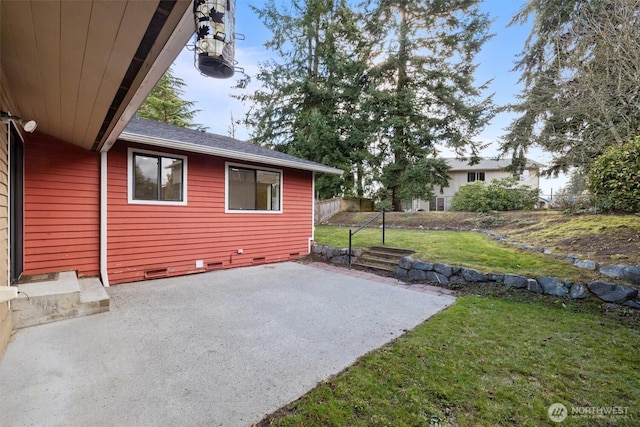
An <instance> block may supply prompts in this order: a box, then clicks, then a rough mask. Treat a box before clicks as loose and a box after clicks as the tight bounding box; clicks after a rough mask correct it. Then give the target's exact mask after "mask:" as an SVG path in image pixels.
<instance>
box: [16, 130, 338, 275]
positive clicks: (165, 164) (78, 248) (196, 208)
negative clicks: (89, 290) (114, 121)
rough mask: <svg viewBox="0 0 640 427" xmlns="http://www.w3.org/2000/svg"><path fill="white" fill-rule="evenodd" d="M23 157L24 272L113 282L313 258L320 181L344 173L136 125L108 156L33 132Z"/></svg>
mask: <svg viewBox="0 0 640 427" xmlns="http://www.w3.org/2000/svg"><path fill="white" fill-rule="evenodd" d="M25 157H27V158H29V159H30V161H29V163H28V164H26V165H25V176H24V188H25V193H24V197H25V203H24V206H25V209H24V218H25V236H24V248H25V256H24V273H25V274H40V273H47V272H55V271H67V270H75V271H77V273H78V275H79V276H80V277H82V276H101V278H102V281H103V284H105V285H107V284H117V283H125V282H132V281H137V280H144V279H150V278H158V277H168V276H176V275H183V274H190V273H197V272H203V271H209V270H216V269H223V268H231V267H240V266H248V265H255V264H262V263H268V262H277V261H285V260H290V259H296V258H300V257H302V256H305V255H307V254H308V253H309V251H310V246H311V242H312V240H313V219H314V218H313V215H314V198H313V192H314V188H313V182H314V179H313V178H314V173H315V172H326V173H342V171H341V170H338V169H334V168H330V167H327V166H323V165H320V164H317V163H314V162H309V161H306V160H302V159H298V158H295V157H293V156H289V155H287V154H284V153H279V152H276V151H273V150H268V149H265V148H262V147H260V146H257V145H254V144H250V143H247V142H243V141H238V140H235V139H233V138H229V137H224V136H220V135H214V134H210V133H205V132H200V131H196V130H190V129H185V128H179V127H175V126H171V125H167V124H164V123H157V122H152V121H150V120H145V119H138V118H134V119H132V120H131V121H130V123H129V124H128V126H127V127H126V128H125V130H124V132H123V133H122V135H121V136H120V138H119V139H118V140H117V141H116V142H115V144H113V146H112V147H111V149H110V150H109V151H108V152H106V153H104V154H100V153H95V152H92V151H87V150H83V149H82V148H79V147H75V146H73V145H71V144H69V143H67V142H65V141H61V140H58V139H55V138H52V137H50V136H48V135H44V134H35V135H33V136H31V137H29V138H28V139H27V140H26V141H25ZM101 188H105V190H106V191H105V196H106V197H104V198H102V197H101ZM101 224H103V226H104V228H103V229H102V230H101ZM101 232H102V233H103V234H102V235H101ZM101 256H102V258H101Z"/></svg>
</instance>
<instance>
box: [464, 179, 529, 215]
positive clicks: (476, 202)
mask: <svg viewBox="0 0 640 427" xmlns="http://www.w3.org/2000/svg"><path fill="white" fill-rule="evenodd" d="M539 194H540V190H538V189H532V188H531V187H529V186H527V185H521V186H517V185H516V181H515V180H514V179H512V178H503V179H495V180H493V181H491V182H490V183H488V184H487V183H485V182H484V181H475V182H472V183H470V184H466V185H463V186H462V187H460V189H459V190H458V191H457V192H456V194H454V195H453V198H452V199H451V210H454V211H468V212H490V211H516V210H525V209H533V208H534V207H535V205H536V203H537V202H538V195H539Z"/></svg>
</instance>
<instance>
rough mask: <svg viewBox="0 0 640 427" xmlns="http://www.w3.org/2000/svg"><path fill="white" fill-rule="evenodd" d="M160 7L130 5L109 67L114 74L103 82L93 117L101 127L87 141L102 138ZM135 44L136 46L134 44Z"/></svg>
mask: <svg viewBox="0 0 640 427" xmlns="http://www.w3.org/2000/svg"><path fill="white" fill-rule="evenodd" d="M157 6H158V2H157V1H141V2H129V4H128V5H127V7H126V10H125V14H124V16H123V17H122V21H121V22H120V28H119V29H118V34H117V37H116V40H115V42H114V45H113V50H112V51H111V55H110V57H109V63H108V65H107V68H108V69H109V71H110V73H109V75H108V76H106V77H105V79H104V80H103V81H102V84H101V86H100V90H99V92H98V96H97V97H96V105H95V108H94V111H93V115H92V117H91V124H92V125H97V127H96V128H92V129H90V130H89V131H88V132H87V137H95V135H97V134H98V131H99V130H100V127H101V126H102V123H103V120H104V117H105V114H106V112H107V111H108V109H109V107H110V106H111V103H112V102H113V98H114V95H115V93H116V92H117V91H118V88H119V87H120V84H121V83H122V77H123V76H124V75H125V73H126V72H127V70H128V68H129V65H130V64H131V61H132V60H133V57H134V56H135V53H136V50H137V49H138V45H139V40H141V39H142V37H143V36H144V34H145V32H146V30H147V26H148V25H149V22H150V21H151V18H152V16H153V14H154V13H155V11H156V7H157ZM132 40H135V41H136V42H135V43H132Z"/></svg>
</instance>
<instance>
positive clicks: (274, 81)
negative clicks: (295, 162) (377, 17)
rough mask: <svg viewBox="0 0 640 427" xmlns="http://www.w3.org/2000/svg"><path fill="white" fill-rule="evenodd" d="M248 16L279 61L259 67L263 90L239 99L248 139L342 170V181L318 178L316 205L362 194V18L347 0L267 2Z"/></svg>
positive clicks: (365, 57)
mask: <svg viewBox="0 0 640 427" xmlns="http://www.w3.org/2000/svg"><path fill="white" fill-rule="evenodd" d="M253 10H254V11H255V12H256V13H257V14H258V16H259V17H260V18H261V19H262V20H263V22H264V24H265V25H266V26H267V27H268V28H270V29H271V31H272V32H273V39H272V40H271V41H270V42H268V43H266V47H267V48H269V49H271V50H273V51H274V52H275V53H276V55H277V57H278V59H277V60H275V59H274V60H271V61H269V62H267V63H264V64H261V67H260V72H259V74H258V75H257V79H258V80H260V81H261V83H262V89H260V90H258V91H257V92H255V93H251V94H244V95H241V96H238V98H239V99H241V100H243V101H244V102H247V103H249V104H250V105H251V108H250V111H249V113H248V114H247V118H246V124H247V125H248V126H249V127H251V128H252V129H253V135H252V140H253V141H254V142H255V143H258V144H261V145H265V146H269V147H272V148H275V149H277V150H281V151H284V152H287V153H289V154H292V155H296V156H299V157H302V158H305V159H309V160H313V161H317V162H320V163H324V164H327V165H331V166H334V167H337V168H340V169H343V170H344V171H345V174H344V175H343V176H342V177H336V176H330V175H320V176H319V177H318V180H317V182H316V191H317V193H318V195H319V196H320V197H321V198H328V197H332V196H335V195H339V194H343V193H345V194H355V195H362V194H364V192H365V186H366V180H365V175H366V170H367V168H366V166H365V163H366V160H367V159H368V157H369V156H368V150H367V145H366V144H367V137H368V132H367V131H366V129H365V128H364V127H365V126H368V121H367V116H366V113H362V112H361V111H360V108H359V105H358V104H359V102H360V97H361V91H362V85H361V84H360V78H361V76H362V75H363V73H364V71H365V70H366V67H367V60H368V50H369V49H370V47H369V46H368V44H367V42H366V41H365V40H362V38H361V37H360V27H359V24H358V23H359V22H363V17H362V16H360V15H359V14H358V13H357V12H355V11H353V10H352V9H351V8H350V7H349V5H348V4H347V2H346V1H345V0H306V1H291V2H290V7H289V8H286V7H284V6H277V5H276V4H275V2H274V1H273V0H270V1H267V2H266V3H265V5H264V7H263V8H256V7H254V8H253ZM248 81H249V80H248V79H245V80H244V81H241V82H240V85H239V87H241V88H242V87H245V86H246V84H247V83H248Z"/></svg>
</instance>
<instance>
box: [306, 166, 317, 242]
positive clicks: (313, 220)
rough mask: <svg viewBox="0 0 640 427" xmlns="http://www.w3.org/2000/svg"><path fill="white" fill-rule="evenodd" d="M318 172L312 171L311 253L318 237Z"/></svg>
mask: <svg viewBox="0 0 640 427" xmlns="http://www.w3.org/2000/svg"><path fill="white" fill-rule="evenodd" d="M316 208H317V206H316V173H315V171H313V172H311V237H309V243H308V244H307V246H308V248H307V254H310V253H311V247H312V245H313V244H314V243H315V237H316V215H317V211H316Z"/></svg>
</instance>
